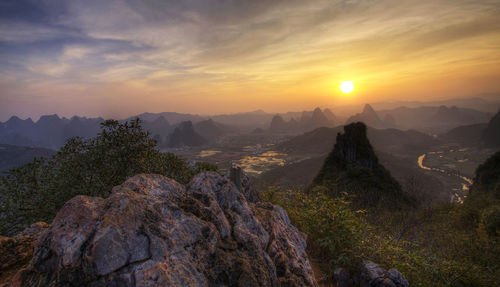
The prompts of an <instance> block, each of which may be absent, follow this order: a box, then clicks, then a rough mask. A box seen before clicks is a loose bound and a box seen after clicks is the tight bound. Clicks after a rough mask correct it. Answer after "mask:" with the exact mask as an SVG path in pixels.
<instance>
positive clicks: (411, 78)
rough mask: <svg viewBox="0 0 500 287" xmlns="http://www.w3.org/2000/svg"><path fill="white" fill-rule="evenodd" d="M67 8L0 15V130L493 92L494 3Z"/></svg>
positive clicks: (498, 78)
mask: <svg viewBox="0 0 500 287" xmlns="http://www.w3.org/2000/svg"><path fill="white" fill-rule="evenodd" d="M13 2H16V1H13ZM68 2H69V3H65V4H64V5H62V4H61V3H56V2H53V3H52V2H51V1H49V2H47V3H44V4H39V5H38V4H37V5H34V4H29V5H28V4H26V3H24V2H23V1H19V2H18V3H17V4H2V5H3V6H6V5H7V6H9V5H10V6H11V7H10V6H9V7H2V8H3V9H2V10H4V11H5V12H4V13H2V14H1V20H0V23H1V25H0V61H1V63H2V71H1V72H0V103H1V105H0V120H5V119H7V118H8V117H10V116H11V115H13V114H17V115H20V116H21V117H27V116H32V117H35V118H37V117H38V116H39V115H40V114H52V113H58V114H59V115H64V116H71V115H74V114H78V115H86V116H106V117H107V116H113V117H126V116H130V115H133V114H137V113H141V112H145V111H149V112H161V111H177V112H190V113H201V114H214V113H229V112H241V111H250V110H255V109H264V110H266V111H269V112H284V111H289V110H303V109H311V108H313V107H315V106H323V107H334V106H338V105H346V104H357V103H365V102H378V101H384V100H431V99H436V98H446V97H464V96H474V95H477V94H480V93H498V92H500V84H499V83H500V21H499V20H498V15H500V2H499V1H466V0H454V1H451V0H450V1H405V0H403V1H383V0H382V1H369V0H359V1H272V2H270V1H251V0H248V1H233V2H226V1H201V0H199V1H158V2H156V1H149V2H147V4H145V3H143V2H142V1H140V2H134V1H127V2H125V1H105V2H103V1H68ZM18 6H19V7H18ZM9 9H10V10H9ZM16 11H17V12H16ZM16 13H17V14H16ZM344 80H352V81H354V84H355V91H354V92H353V93H352V94H350V95H348V96H346V95H341V93H340V91H339V89H338V86H339V84H340V82H342V81H344Z"/></svg>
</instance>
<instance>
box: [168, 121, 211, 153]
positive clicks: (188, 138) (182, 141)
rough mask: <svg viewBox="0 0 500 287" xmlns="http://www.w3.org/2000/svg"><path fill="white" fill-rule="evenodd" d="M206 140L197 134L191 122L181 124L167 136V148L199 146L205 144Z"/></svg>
mask: <svg viewBox="0 0 500 287" xmlns="http://www.w3.org/2000/svg"><path fill="white" fill-rule="evenodd" d="M207 143H208V140H207V139H205V138H204V137H202V136H201V135H200V134H198V133H197V132H196V131H195V130H194V127H193V123H192V122H191V121H186V122H182V123H180V124H179V126H177V127H176V128H175V130H174V131H173V132H172V134H171V135H170V136H169V141H168V144H167V146H168V147H170V148H179V147H186V146H187V147H190V146H201V145H204V144H207Z"/></svg>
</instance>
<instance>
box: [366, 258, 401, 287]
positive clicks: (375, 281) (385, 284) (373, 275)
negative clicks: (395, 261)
mask: <svg viewBox="0 0 500 287" xmlns="http://www.w3.org/2000/svg"><path fill="white" fill-rule="evenodd" d="M359 285H360V286H361V287H409V286H410V284H409V283H408V281H406V278H405V277H404V276H403V274H401V273H400V272H399V271H398V270H396V269H390V270H389V271H386V270H385V269H383V268H382V267H380V266H379V265H377V264H375V263H373V262H370V261H368V262H365V263H364V264H363V265H362V266H361V270H360V275H359Z"/></svg>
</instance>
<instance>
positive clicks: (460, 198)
mask: <svg viewBox="0 0 500 287" xmlns="http://www.w3.org/2000/svg"><path fill="white" fill-rule="evenodd" d="M426 156H427V154H425V153H424V154H422V155H421V156H419V157H418V159H417V163H418V167H420V168H421V169H423V170H429V171H436V172H440V173H443V174H446V175H448V176H456V177H458V178H460V179H461V180H462V181H464V182H462V187H461V188H453V195H452V197H451V200H452V201H457V202H458V203H463V202H464V198H465V197H466V196H467V195H466V194H467V192H468V191H469V186H470V185H471V184H472V179H471V178H468V177H466V176H463V175H461V174H459V173H458V172H457V173H453V172H450V171H448V170H445V169H441V168H436V167H428V166H425V165H424V159H425V157H426ZM459 192H461V193H462V194H463V195H462V196H461V195H460V194H459Z"/></svg>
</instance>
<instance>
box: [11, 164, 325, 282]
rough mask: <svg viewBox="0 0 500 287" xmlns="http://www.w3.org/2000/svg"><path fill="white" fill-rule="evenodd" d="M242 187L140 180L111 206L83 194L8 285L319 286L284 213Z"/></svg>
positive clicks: (206, 177)
mask: <svg viewBox="0 0 500 287" xmlns="http://www.w3.org/2000/svg"><path fill="white" fill-rule="evenodd" d="M241 184H242V185H243V186H242V187H241V188H240V189H238V188H237V187H236V186H235V185H234V184H233V183H232V182H231V181H229V180H228V178H227V177H222V176H219V175H217V174H215V173H202V174H199V175H198V176H196V177H195V178H194V179H193V180H192V181H191V183H190V184H188V185H187V186H182V185H180V184H179V183H177V182H175V181H174V180H171V179H169V178H166V177H163V176H159V175H137V176H135V177H132V178H130V179H129V180H127V181H126V182H125V183H124V184H122V185H121V186H117V187H115V188H114V189H113V192H112V194H111V196H110V197H109V198H107V199H102V198H95V197H86V196H77V197H75V198H73V199H71V200H70V201H68V202H67V203H66V204H65V205H64V206H63V208H62V209H61V210H60V211H59V212H58V214H57V216H56V218H55V219H54V221H53V222H52V225H51V227H50V228H49V229H48V230H46V231H45V232H44V233H43V234H42V235H41V236H40V238H39V239H38V244H37V245H36V248H35V253H34V256H33V259H32V261H31V263H30V264H29V266H27V267H26V268H24V269H22V270H20V271H19V272H18V273H17V274H16V275H15V277H14V279H13V281H12V283H11V286H280V285H281V286H316V282H315V280H314V278H313V273H312V269H311V266H310V264H309V261H308V259H307V255H306V252H305V248H306V244H305V240H304V238H303V237H302V236H301V234H300V233H299V232H298V231H297V229H296V228H295V227H293V226H292V225H291V224H290V221H289V219H288V217H287V215H286V212H285V211H284V210H283V209H282V208H281V207H279V206H275V205H272V204H269V203H263V202H258V201H256V202H255V203H254V202H250V201H248V200H247V199H246V198H245V196H244V193H245V191H247V187H246V186H244V185H245V184H247V181H246V180H242V181H241ZM240 190H241V191H240Z"/></svg>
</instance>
